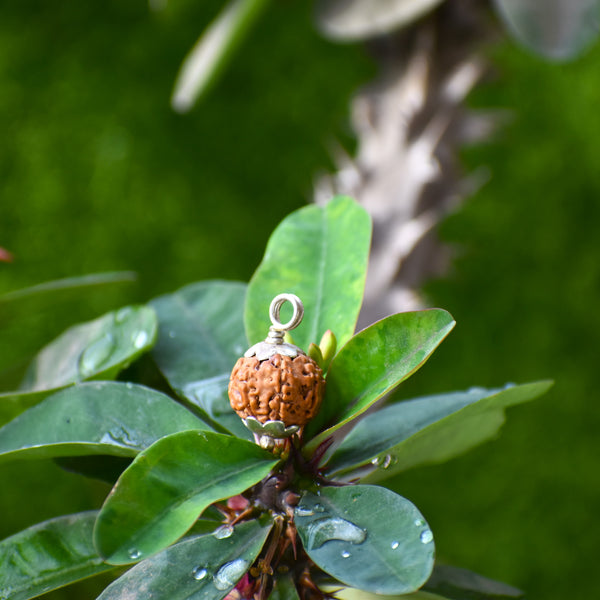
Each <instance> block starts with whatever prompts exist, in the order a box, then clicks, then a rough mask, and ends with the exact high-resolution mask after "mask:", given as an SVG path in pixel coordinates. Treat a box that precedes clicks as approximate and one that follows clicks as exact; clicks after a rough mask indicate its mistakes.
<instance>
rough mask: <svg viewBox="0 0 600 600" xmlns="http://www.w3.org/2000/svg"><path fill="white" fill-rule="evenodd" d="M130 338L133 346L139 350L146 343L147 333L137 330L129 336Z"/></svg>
mask: <svg viewBox="0 0 600 600" xmlns="http://www.w3.org/2000/svg"><path fill="white" fill-rule="evenodd" d="M131 340H132V342H133V345H134V347H135V348H137V349H138V350H139V349H140V348H143V347H144V346H145V345H146V344H147V343H148V333H147V332H145V331H138V332H137V333H134V334H133V335H132V336H131Z"/></svg>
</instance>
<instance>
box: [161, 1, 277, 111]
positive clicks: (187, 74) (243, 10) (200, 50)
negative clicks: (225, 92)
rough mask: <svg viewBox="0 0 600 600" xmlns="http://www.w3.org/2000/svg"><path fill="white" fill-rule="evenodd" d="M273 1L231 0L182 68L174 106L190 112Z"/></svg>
mask: <svg viewBox="0 0 600 600" xmlns="http://www.w3.org/2000/svg"><path fill="white" fill-rule="evenodd" d="M268 4H269V0H231V2H229V3H228V4H227V6H225V8H224V9H223V10H222V11H221V13H220V14H219V15H218V16H217V18H216V19H215V20H214V21H213V22H212V23H211V24H210V25H209V26H208V28H207V29H206V31H204V33H203V34H202V35H201V36H200V39H199V40H198V41H197V42H196V44H195V46H194V47H193V48H192V50H191V51H190V53H189V54H188V56H187V57H186V58H185V61H184V62H183V64H182V65H181V69H180V71H179V75H178V76H177V81H176V82H175V89H174V90H173V96H172V98H171V106H172V107H173V109H174V110H176V111H177V112H180V113H184V112H187V111H189V110H190V109H191V108H192V106H194V104H195V102H196V101H197V100H198V99H199V98H200V97H201V96H202V95H203V94H205V93H206V92H207V91H208V89H209V88H210V87H211V86H212V85H213V84H214V82H215V80H216V79H217V78H218V76H219V75H220V73H221V72H222V71H223V70H224V68H225V67H226V66H227V63H228V62H229V60H230V58H231V56H232V55H233V53H234V52H235V50H236V49H237V47H238V46H239V44H240V43H241V42H242V41H243V40H244V38H245V37H246V35H247V34H248V32H249V31H250V30H251V28H252V26H253V25H254V23H255V22H256V20H257V19H258V18H259V17H260V16H261V15H262V13H263V11H264V10H265V9H266V7H267V6H268Z"/></svg>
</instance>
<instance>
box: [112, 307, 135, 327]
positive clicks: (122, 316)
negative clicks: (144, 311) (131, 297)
mask: <svg viewBox="0 0 600 600" xmlns="http://www.w3.org/2000/svg"><path fill="white" fill-rule="evenodd" d="M132 312H133V309H132V308H131V306H124V307H123V308H121V309H119V310H118V311H117V314H116V315H115V322H116V323H122V322H123V321H126V320H127V319H128V318H129V317H130V315H131V313H132Z"/></svg>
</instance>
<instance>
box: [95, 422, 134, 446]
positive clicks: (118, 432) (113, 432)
mask: <svg viewBox="0 0 600 600" xmlns="http://www.w3.org/2000/svg"><path fill="white" fill-rule="evenodd" d="M100 443H101V444H109V445H111V446H114V445H117V446H124V447H125V448H137V447H138V444H137V443H136V442H135V441H134V440H132V439H131V438H130V437H129V434H128V433H127V431H125V429H123V427H114V428H113V429H110V430H109V431H107V432H106V433H105V434H104V435H103V436H102V437H101V438H100Z"/></svg>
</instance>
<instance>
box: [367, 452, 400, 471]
mask: <svg viewBox="0 0 600 600" xmlns="http://www.w3.org/2000/svg"><path fill="white" fill-rule="evenodd" d="M395 462H396V459H395V458H394V457H393V456H392V455H391V454H386V455H385V456H377V457H376V458H374V459H373V460H372V461H371V464H372V465H375V466H376V467H379V468H380V469H388V468H389V467H390V466H391V465H393V464H394V463H395Z"/></svg>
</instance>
